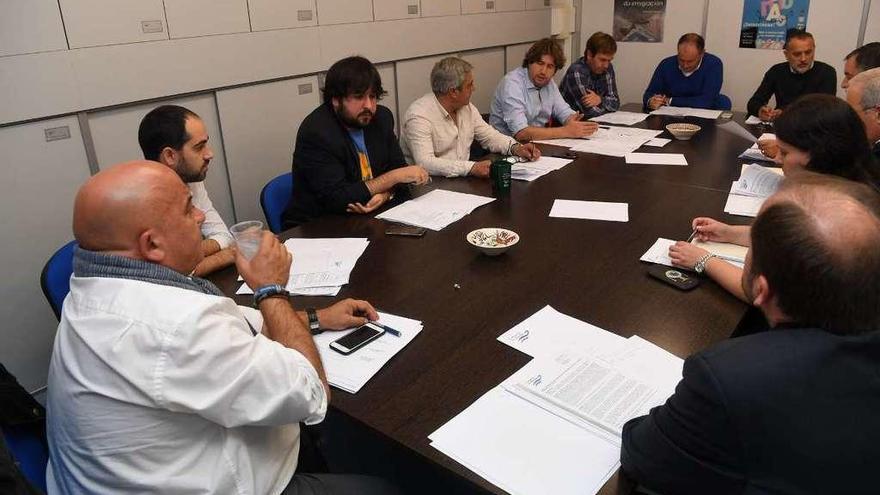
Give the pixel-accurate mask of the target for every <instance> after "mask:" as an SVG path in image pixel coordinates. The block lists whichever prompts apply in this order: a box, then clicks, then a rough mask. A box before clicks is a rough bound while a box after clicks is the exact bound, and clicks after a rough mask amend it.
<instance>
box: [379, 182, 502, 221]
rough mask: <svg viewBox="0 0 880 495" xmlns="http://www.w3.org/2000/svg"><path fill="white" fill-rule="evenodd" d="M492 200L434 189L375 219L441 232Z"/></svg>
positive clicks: (492, 199)
mask: <svg viewBox="0 0 880 495" xmlns="http://www.w3.org/2000/svg"><path fill="white" fill-rule="evenodd" d="M492 201H495V198H487V197H485V196H477V195H475V194H465V193H460V192H453V191H446V190H444V189H435V190H433V191H431V192H429V193H428V194H425V195H424V196H419V197H418V198H415V199H411V200H409V201H407V202H405V203H403V204H401V205H398V206H395V207H394V208H391V209H390V210H388V211H385V212H383V213H381V214H379V215H376V218H381V219H383V220H388V221H391V222H398V223H403V224H407V225H415V226H416V227H424V228H426V229H431V230H441V229H442V228H443V227H446V226H447V225H449V224H451V223H453V222H455V221H456V220H460V219H461V218H462V217H464V216H465V215H467V214H469V213H470V212H472V211H474V210H476V209H477V208H479V207H480V206H483V205H485V204H488V203H491V202H492Z"/></svg>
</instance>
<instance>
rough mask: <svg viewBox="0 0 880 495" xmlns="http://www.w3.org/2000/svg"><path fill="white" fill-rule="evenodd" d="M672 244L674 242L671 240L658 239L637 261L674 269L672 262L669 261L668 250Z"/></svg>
mask: <svg viewBox="0 0 880 495" xmlns="http://www.w3.org/2000/svg"><path fill="white" fill-rule="evenodd" d="M673 244H675V241H673V240H672V239H664V238H663V237H660V238H658V239H657V240H656V241H655V242H654V244H653V245H652V246H651V247H650V248H648V250H647V251H645V254H643V255H642V257H641V258H639V260H640V261H647V262H648V263H655V264H658V265H664V266H671V267H673V268H676V266H675V265H674V264H673V263H672V260H671V259H669V248H670V247H672V245H673Z"/></svg>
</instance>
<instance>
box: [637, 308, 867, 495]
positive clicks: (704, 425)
mask: <svg viewBox="0 0 880 495" xmlns="http://www.w3.org/2000/svg"><path fill="white" fill-rule="evenodd" d="M866 297H869V296H868V295H866ZM870 297H876V294H874V295H872V296H870ZM878 411H880V332H871V333H867V334H863V335H860V336H852V337H842V336H838V335H834V334H831V333H828V332H825V331H822V330H816V329H776V330H770V331H768V332H764V333H761V334H755V335H750V336H747V337H741V338H737V339H731V340H728V341H725V342H722V343H721V344H719V345H716V346H714V347H712V348H710V349H708V350H706V351H704V352H701V353H699V354H696V355H694V356H692V357H690V358H688V359H687V360H686V361H685V364H684V376H683V379H682V381H681V382H680V383H679V384H678V387H677V388H676V390H675V394H673V395H672V397H670V398H669V400H668V401H667V402H666V404H665V405H663V406H660V407H656V408H654V409H652V410H651V412H650V413H649V414H648V415H647V416H642V417H639V418H635V419H633V420H631V421H629V422H628V423H626V424H625V425H624V427H623V439H622V440H623V443H622V450H621V464H622V468H623V469H624V471H625V472H626V473H627V474H628V475H629V476H630V477H632V478H634V479H635V480H636V481H638V482H639V483H641V484H643V485H644V486H645V487H647V488H650V489H652V490H656V491H658V492H660V493H663V494H664V495H674V494H690V493H693V494H709V493H711V494H713V495H721V494H732V493H736V494H759V493H760V494H764V493H774V494H806V493H815V494H825V493H835V494H841V493H878V491H880V488H878V484H877V476H876V475H875V472H876V463H877V459H880V413H878Z"/></svg>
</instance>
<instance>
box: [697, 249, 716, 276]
mask: <svg viewBox="0 0 880 495" xmlns="http://www.w3.org/2000/svg"><path fill="white" fill-rule="evenodd" d="M715 257H716V255H715V254H712V253H706V254H704V255H703V257H702V258H700V261H697V264H696V265H694V271H695V272H697V273H703V272H704V271H706V263H708V262H709V260H711V259H712V258H715Z"/></svg>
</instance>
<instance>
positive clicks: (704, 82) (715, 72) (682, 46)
mask: <svg viewBox="0 0 880 495" xmlns="http://www.w3.org/2000/svg"><path fill="white" fill-rule="evenodd" d="M723 81H724V64H722V63H721V59H720V58H718V57H716V56H715V55H712V54H711V53H706V41H705V40H704V39H703V37H702V36H700V35H699V34H697V33H687V34H685V35H683V36H682V37H681V38H679V39H678V54H677V55H674V56H672V57H667V58H664V59H663V60H662V61H661V62H660V64H659V65H657V68H656V69H655V70H654V75H653V76H652V77H651V82H650V83H648V87H647V89H645V94H644V95H643V96H642V104H643V106H644V107H645V109H646V110H649V111H650V110H656V109H658V108H660V107H662V106H664V105H670V106H674V107H690V108H708V109H710V110H730V107H731V103H730V98H728V97H727V96H724V95H723V94H721V84H722V82H723Z"/></svg>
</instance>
